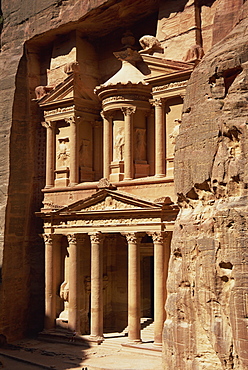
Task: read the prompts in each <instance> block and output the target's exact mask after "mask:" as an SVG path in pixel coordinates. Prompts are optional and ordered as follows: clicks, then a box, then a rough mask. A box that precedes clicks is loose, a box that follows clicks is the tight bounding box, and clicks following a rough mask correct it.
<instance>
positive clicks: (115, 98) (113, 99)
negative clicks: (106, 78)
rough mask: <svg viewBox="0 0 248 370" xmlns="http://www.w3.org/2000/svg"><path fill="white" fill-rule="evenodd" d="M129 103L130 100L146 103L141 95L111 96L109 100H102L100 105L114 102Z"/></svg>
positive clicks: (145, 99)
mask: <svg viewBox="0 0 248 370" xmlns="http://www.w3.org/2000/svg"><path fill="white" fill-rule="evenodd" d="M120 100H121V101H130V100H144V101H147V97H145V96H142V95H125V96H123V95H117V96H111V97H110V98H106V99H103V101H102V104H103V105H104V104H107V103H112V102H116V101H120Z"/></svg>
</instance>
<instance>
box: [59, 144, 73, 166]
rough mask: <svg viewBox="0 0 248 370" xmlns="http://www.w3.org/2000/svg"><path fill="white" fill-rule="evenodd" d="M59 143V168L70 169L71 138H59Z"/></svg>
mask: <svg viewBox="0 0 248 370" xmlns="http://www.w3.org/2000/svg"><path fill="white" fill-rule="evenodd" d="M58 142H59V143H58V152H57V167H58V168H60V167H68V166H69V158H70V150H69V147H68V143H69V138H68V137H63V138H58Z"/></svg>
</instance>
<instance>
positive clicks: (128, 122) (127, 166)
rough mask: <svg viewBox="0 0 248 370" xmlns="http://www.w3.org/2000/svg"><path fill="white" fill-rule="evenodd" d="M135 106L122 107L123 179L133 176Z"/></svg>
mask: <svg viewBox="0 0 248 370" xmlns="http://www.w3.org/2000/svg"><path fill="white" fill-rule="evenodd" d="M135 111H136V107H123V108H122V112H123V114H124V117H125V129H124V132H125V146H124V180H131V179H132V178H133V145H134V144H133V114H134V113H135Z"/></svg>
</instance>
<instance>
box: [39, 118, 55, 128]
mask: <svg viewBox="0 0 248 370" xmlns="http://www.w3.org/2000/svg"><path fill="white" fill-rule="evenodd" d="M41 126H43V127H45V128H46V129H48V128H50V129H52V128H54V122H53V121H47V120H46V121H43V122H41Z"/></svg>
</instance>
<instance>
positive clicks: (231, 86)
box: [164, 3, 248, 370]
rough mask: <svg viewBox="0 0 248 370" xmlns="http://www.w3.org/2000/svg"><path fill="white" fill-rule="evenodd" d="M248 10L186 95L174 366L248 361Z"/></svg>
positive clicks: (174, 271)
mask: <svg viewBox="0 0 248 370" xmlns="http://www.w3.org/2000/svg"><path fill="white" fill-rule="evenodd" d="M247 11H248V7H247V3H245V4H244V7H243V8H241V13H240V15H239V18H238V19H236V21H237V25H236V27H235V28H234V29H233V30H232V31H231V32H230V33H229V34H228V36H227V37H225V38H224V39H222V41H220V42H219V43H217V44H216V45H215V46H214V47H213V48H212V50H210V52H209V53H208V54H207V55H206V56H205V58H204V59H203V61H202V62H201V63H200V64H199V65H198V67H197V68H196V69H195V71H194V72H193V74H192V76H191V79H190V82H189V86H188V89H187V93H186V97H185V100H184V112H183V119H182V125H181V127H180V133H179V137H178V140H177V144H176V153H175V182H176V191H177V194H178V199H179V204H180V207H181V210H180V213H179V216H178V219H177V222H176V228H175V231H174V234H173V241H172V251H171V259H170V266H169V278H168V282H167V288H168V292H169V296H168V299H167V304H166V308H167V320H166V323H165V330H164V343H165V347H164V368H165V369H189V370H192V369H209V370H210V369H211V370H213V369H216V370H217V369H218V370H220V369H239V370H244V369H247V368H248V332H247V323H248V322H247V317H248V300H247V299H248V298H247V297H248V277H247V276H248V275H247V266H248V254H247V216H248V214H247V212H248V209H247V201H248V194H247V183H248V178H247V165H248V162H247V161H248V157H247V149H248V131H247V122H248V121H247V112H248V105H247V99H248V69H247V68H248V62H247V61H248V46H247V45H248V43H247V42H248V31H247V29H248V28H247V26H248V20H247V18H246V17H247V15H248V12H247Z"/></svg>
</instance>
